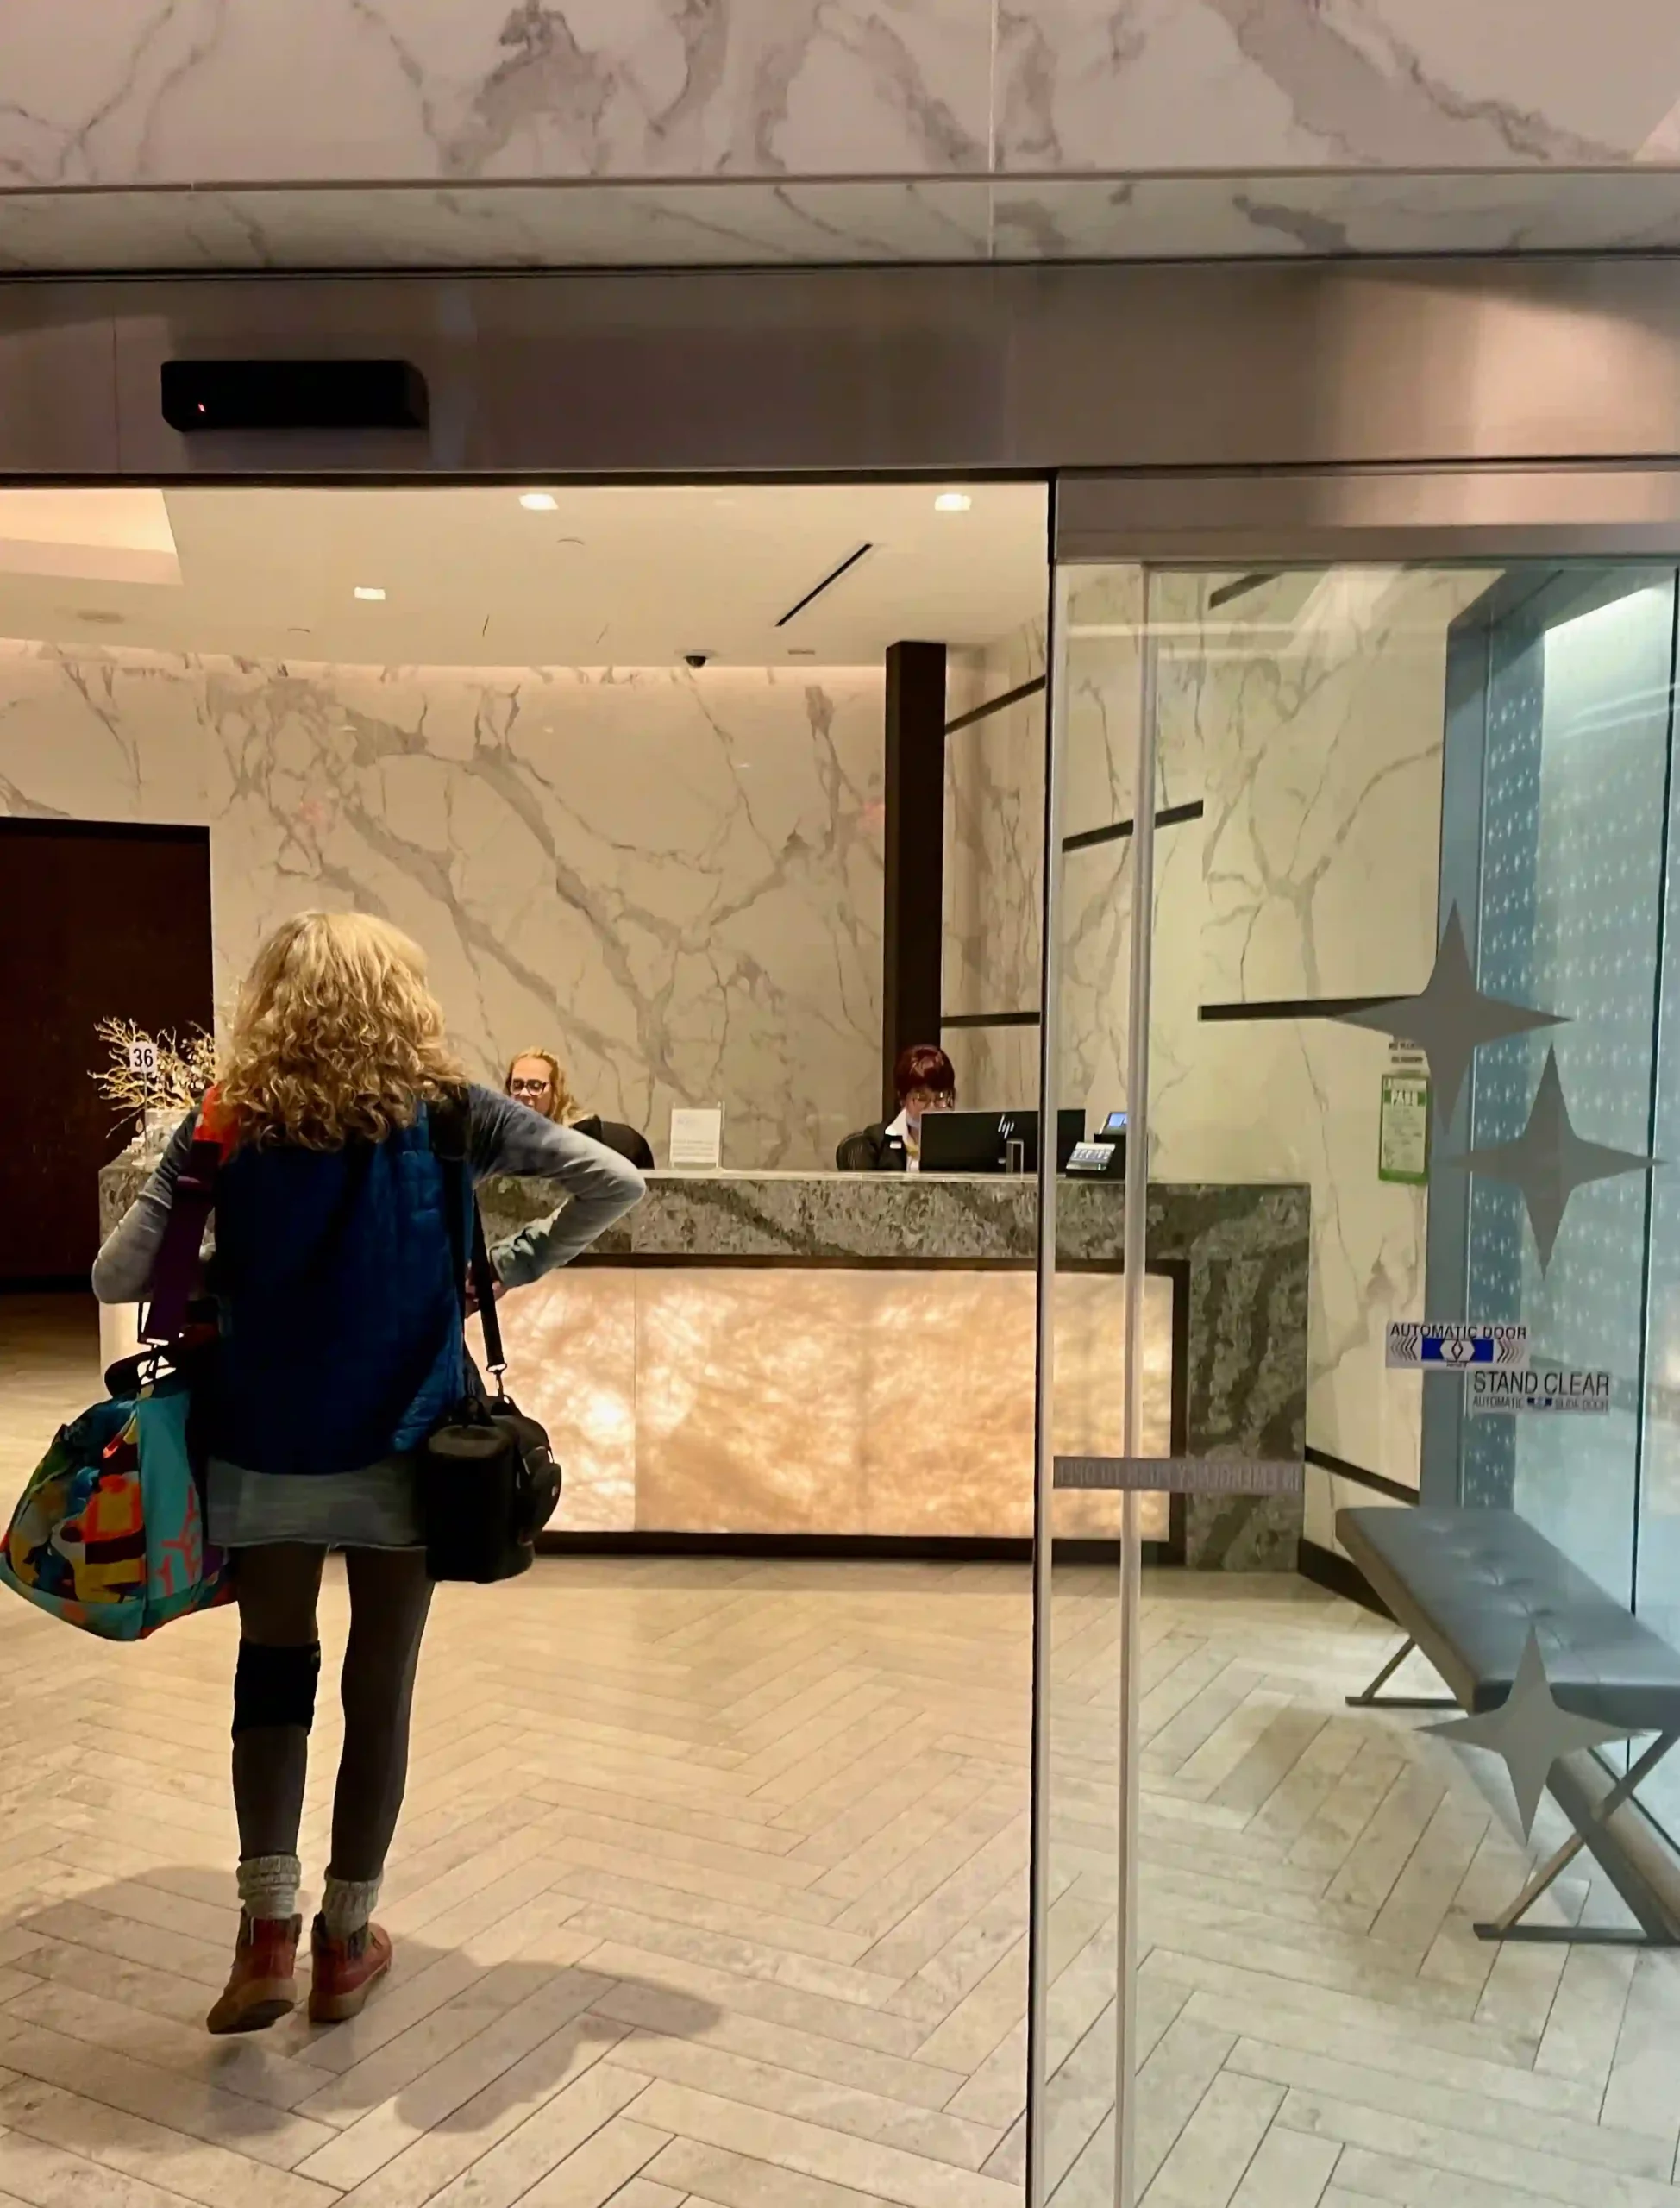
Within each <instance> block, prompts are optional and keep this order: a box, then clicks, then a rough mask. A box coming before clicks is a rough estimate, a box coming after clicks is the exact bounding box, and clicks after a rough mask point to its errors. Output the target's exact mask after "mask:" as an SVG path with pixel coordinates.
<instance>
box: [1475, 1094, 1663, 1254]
mask: <svg viewBox="0 0 1680 2208" xmlns="http://www.w3.org/2000/svg"><path fill="white" fill-rule="evenodd" d="M1661 1162H1662V1161H1661V1159H1660V1158H1656V1157H1643V1156H1641V1155H1640V1153H1639V1152H1638V1151H1632V1150H1612V1149H1610V1148H1609V1147H1608V1145H1606V1144H1604V1143H1602V1142H1585V1141H1583V1139H1582V1138H1581V1137H1580V1136H1579V1135H1578V1134H1577V1133H1576V1132H1575V1127H1574V1124H1573V1122H1572V1121H1571V1120H1570V1115H1569V1107H1568V1105H1567V1104H1565V1103H1564V1084H1563V1082H1561V1081H1560V1080H1559V1079H1558V1053H1557V1052H1556V1051H1547V1052H1546V1054H1545V1071H1544V1072H1543V1073H1542V1074H1541V1076H1540V1085H1539V1088H1538V1089H1536V1091H1535V1092H1534V1101H1533V1106H1532V1107H1530V1110H1529V1113H1528V1125H1527V1126H1526V1127H1525V1128H1524V1129H1523V1131H1522V1132H1521V1133H1520V1135H1519V1136H1518V1137H1517V1138H1516V1140H1515V1141H1514V1142H1494V1143H1489V1144H1488V1145H1486V1146H1485V1148H1483V1149H1481V1150H1471V1151H1465V1153H1464V1156H1463V1157H1451V1158H1448V1159H1447V1160H1446V1163H1447V1164H1449V1165H1458V1166H1463V1167H1465V1168H1467V1169H1468V1170H1470V1172H1472V1173H1480V1174H1483V1175H1484V1176H1486V1178H1487V1179H1489V1180H1490V1181H1508V1182H1511V1183H1512V1184H1513V1185H1514V1187H1516V1188H1518V1189H1520V1190H1521V1191H1522V1200H1523V1202H1524V1204H1525V1205H1526V1207H1527V1210H1528V1224H1529V1225H1530V1226H1532V1227H1533V1230H1534V1243H1535V1247H1536V1248H1537V1249H1538V1250H1539V1253H1540V1270H1541V1271H1542V1272H1544V1271H1545V1269H1546V1267H1547V1266H1548V1265H1549V1264H1551V1252H1552V1250H1553V1249H1554V1247H1555V1246H1556V1245H1557V1240H1558V1228H1559V1227H1560V1226H1562V1225H1563V1223H1564V1210H1565V1209H1566V1208H1567V1207H1568V1204H1569V1200H1570V1197H1571V1196H1572V1195H1574V1194H1575V1192H1576V1190H1577V1189H1580V1188H1584V1187H1585V1186H1586V1184H1587V1183H1588V1182H1589V1181H1609V1180H1614V1178H1615V1176H1617V1175H1618V1174H1620V1173H1649V1172H1651V1171H1652V1170H1654V1168H1655V1167H1657V1166H1658V1164H1661Z"/></svg>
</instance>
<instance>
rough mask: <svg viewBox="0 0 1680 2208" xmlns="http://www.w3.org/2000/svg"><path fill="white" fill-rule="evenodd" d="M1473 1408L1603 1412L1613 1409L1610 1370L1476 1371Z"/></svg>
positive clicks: (1473, 1386) (1600, 1413)
mask: <svg viewBox="0 0 1680 2208" xmlns="http://www.w3.org/2000/svg"><path fill="white" fill-rule="evenodd" d="M1468 1392H1469V1395H1470V1408H1471V1410H1473V1411H1481V1412H1484V1413H1485V1412H1489V1411H1502V1412H1506V1413H1510V1414H1514V1413H1516V1412H1519V1411H1553V1412H1565V1413H1567V1412H1571V1411H1583V1412H1587V1413H1589V1414H1599V1415H1602V1414H1603V1413H1604V1412H1607V1411H1608V1409H1609V1408H1610V1376H1609V1374H1608V1372H1544V1371H1538V1370H1537V1371H1529V1372H1499V1371H1493V1372H1472V1373H1471V1374H1470V1388H1469V1390H1468Z"/></svg>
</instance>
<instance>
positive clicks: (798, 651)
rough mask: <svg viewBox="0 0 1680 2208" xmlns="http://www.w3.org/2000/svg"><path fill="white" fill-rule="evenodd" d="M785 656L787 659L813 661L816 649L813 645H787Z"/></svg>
mask: <svg viewBox="0 0 1680 2208" xmlns="http://www.w3.org/2000/svg"><path fill="white" fill-rule="evenodd" d="M787 656H788V658H789V659H815V658H816V656H817V647H816V646H815V644H789V646H788V647H787Z"/></svg>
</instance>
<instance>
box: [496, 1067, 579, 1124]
mask: <svg viewBox="0 0 1680 2208" xmlns="http://www.w3.org/2000/svg"><path fill="white" fill-rule="evenodd" d="M522 1058H536V1059H537V1060H538V1061H540V1063H542V1064H543V1065H545V1066H547V1068H548V1069H549V1082H550V1084H551V1085H550V1087H549V1118H550V1119H551V1120H560V1121H561V1122H562V1124H563V1123H564V1122H565V1121H566V1120H570V1119H574V1118H575V1116H576V1114H577V1109H578V1100H577V1098H576V1097H575V1096H574V1095H573V1094H572V1084H571V1082H569V1081H567V1078H566V1069H565V1067H564V1066H563V1065H561V1063H560V1060H559V1059H558V1058H557V1057H555V1054H554V1052H553V1051H515V1052H514V1054H513V1056H512V1057H511V1058H510V1059H509V1060H508V1062H507V1071H506V1072H505V1074H504V1075H503V1076H502V1091H503V1094H504V1095H511V1093H512V1092H511V1090H510V1089H509V1088H508V1083H509V1082H511V1080H512V1079H513V1069H514V1068H515V1066H517V1064H518V1063H519V1061H520V1060H521V1059H522Z"/></svg>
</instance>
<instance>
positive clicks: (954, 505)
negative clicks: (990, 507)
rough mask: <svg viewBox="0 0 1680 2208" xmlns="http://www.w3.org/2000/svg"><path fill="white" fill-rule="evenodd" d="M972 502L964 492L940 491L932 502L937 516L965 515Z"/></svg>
mask: <svg viewBox="0 0 1680 2208" xmlns="http://www.w3.org/2000/svg"><path fill="white" fill-rule="evenodd" d="M973 504H974V500H973V499H971V498H970V497H969V494H968V492H966V491H942V492H940V493H939V495H938V497H937V499H935V500H934V502H933V511H934V512H935V513H937V514H966V513H967V512H968V511H969V507H970V506H971V505H973Z"/></svg>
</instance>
